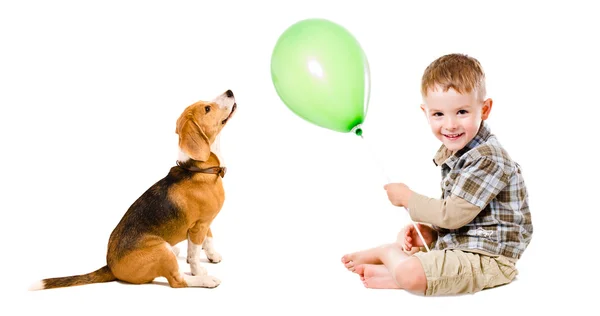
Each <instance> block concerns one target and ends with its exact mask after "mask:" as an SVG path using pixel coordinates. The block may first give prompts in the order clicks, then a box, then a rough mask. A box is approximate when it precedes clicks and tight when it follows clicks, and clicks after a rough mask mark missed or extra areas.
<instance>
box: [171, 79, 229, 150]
mask: <svg viewBox="0 0 600 316" xmlns="http://www.w3.org/2000/svg"><path fill="white" fill-rule="evenodd" d="M236 108H237V104H236V103H235V98H234V97H233V92H231V90H227V91H226V92H224V93H223V94H221V95H219V96H217V97H216V98H215V99H214V100H212V101H198V102H196V103H194V104H192V105H190V106H188V107H187V108H186V109H185V110H184V111H183V113H181V116H180V117H179V119H177V127H176V129H175V133H177V135H179V148H180V149H181V151H183V152H184V153H185V154H187V155H188V156H189V157H190V158H192V159H194V160H198V161H207V160H208V157H209V156H210V145H212V143H213V142H214V141H215V138H216V137H217V136H218V135H219V133H220V132H221V130H222V129H223V127H224V126H225V124H227V122H228V121H229V119H231V117H232V115H233V113H234V112H235V110H236Z"/></svg>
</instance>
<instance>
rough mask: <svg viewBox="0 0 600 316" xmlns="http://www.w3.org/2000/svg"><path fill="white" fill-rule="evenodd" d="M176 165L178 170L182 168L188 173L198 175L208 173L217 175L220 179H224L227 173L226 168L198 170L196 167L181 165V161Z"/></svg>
mask: <svg viewBox="0 0 600 316" xmlns="http://www.w3.org/2000/svg"><path fill="white" fill-rule="evenodd" d="M177 165H178V166H179V167H180V168H183V169H185V170H188V171H192V172H199V173H209V174H218V175H220V176H221V178H224V177H225V172H227V167H210V168H205V169H200V168H198V167H196V166H193V165H192V166H188V165H187V164H185V163H182V162H181V161H179V160H178V161H177Z"/></svg>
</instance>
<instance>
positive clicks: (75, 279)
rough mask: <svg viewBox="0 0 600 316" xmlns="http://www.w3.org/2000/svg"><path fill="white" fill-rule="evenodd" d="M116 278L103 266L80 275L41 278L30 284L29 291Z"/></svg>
mask: <svg viewBox="0 0 600 316" xmlns="http://www.w3.org/2000/svg"><path fill="white" fill-rule="evenodd" d="M116 279H117V278H115V276H114V275H113V273H112V271H110V268H109V267H108V266H104V267H102V268H100V269H98V270H96V271H94V272H90V273H88V274H82V275H73V276H68V277H60V278H50V279H43V280H41V281H38V282H36V283H34V284H32V285H31V287H30V288H29V290H30V291H35V290H45V289H55V288H59V287H68V286H76V285H85V284H92V283H100V282H110V281H115V280H116Z"/></svg>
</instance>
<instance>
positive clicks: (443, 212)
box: [408, 192, 481, 229]
mask: <svg viewBox="0 0 600 316" xmlns="http://www.w3.org/2000/svg"><path fill="white" fill-rule="evenodd" d="M408 211H409V214H410V217H411V219H412V220H413V221H415V222H422V223H429V224H432V225H435V226H438V227H442V228H446V229H456V228H459V227H462V226H464V225H465V224H468V223H469V222H471V221H472V220H473V219H474V218H475V217H476V216H477V214H479V212H480V211H481V209H480V208H479V207H478V206H476V205H473V204H471V203H469V202H467V201H465V200H464V199H462V198H459V197H457V196H454V195H452V196H451V197H449V198H447V199H444V200H440V199H434V198H429V197H427V196H424V195H422V194H419V193H416V192H413V194H412V195H411V197H410V200H409V202H408Z"/></svg>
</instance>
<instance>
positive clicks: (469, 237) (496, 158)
mask: <svg viewBox="0 0 600 316" xmlns="http://www.w3.org/2000/svg"><path fill="white" fill-rule="evenodd" d="M434 163H435V164H436V165H437V166H440V165H441V169H442V170H441V171H442V182H441V187H442V199H445V198H448V197H450V195H455V196H458V197H460V198H463V199H465V200H466V201H467V202H469V203H471V204H474V205H477V206H478V207H479V208H480V209H481V210H482V211H481V212H480V213H479V214H478V215H477V216H476V217H475V218H474V219H473V220H472V221H471V222H470V223H468V224H466V225H465V226H463V227H461V228H458V229H445V228H441V227H437V226H434V229H435V230H436V231H437V232H438V239H437V241H436V244H435V249H446V248H458V249H467V250H479V251H483V252H484V253H491V254H496V255H503V256H506V257H509V258H516V259H518V258H520V257H521V255H522V254H523V252H524V251H525V248H527V246H528V244H529V242H530V241H531V236H532V233H533V225H532V223H531V214H530V213H529V204H528V197H527V189H526V188H525V182H524V181H523V176H522V174H521V169H520V166H519V165H518V164H517V163H516V162H514V161H512V160H511V158H510V157H509V156H508V153H507V152H506V151H505V150H504V149H503V148H502V146H501V145H500V143H499V142H498V140H497V139H496V137H495V136H494V135H493V134H491V132H490V129H489V127H488V126H487V124H486V123H485V121H484V122H482V124H481V127H480V128H479V131H478V133H477V135H476V136H475V137H474V138H473V140H471V142H469V143H468V144H467V145H466V146H465V147H464V148H463V149H461V150H459V151H458V152H456V154H455V155H452V154H451V153H450V152H449V151H448V149H447V148H446V147H445V146H443V145H442V147H441V148H440V149H439V150H438V152H437V153H436V156H435V158H434Z"/></svg>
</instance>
